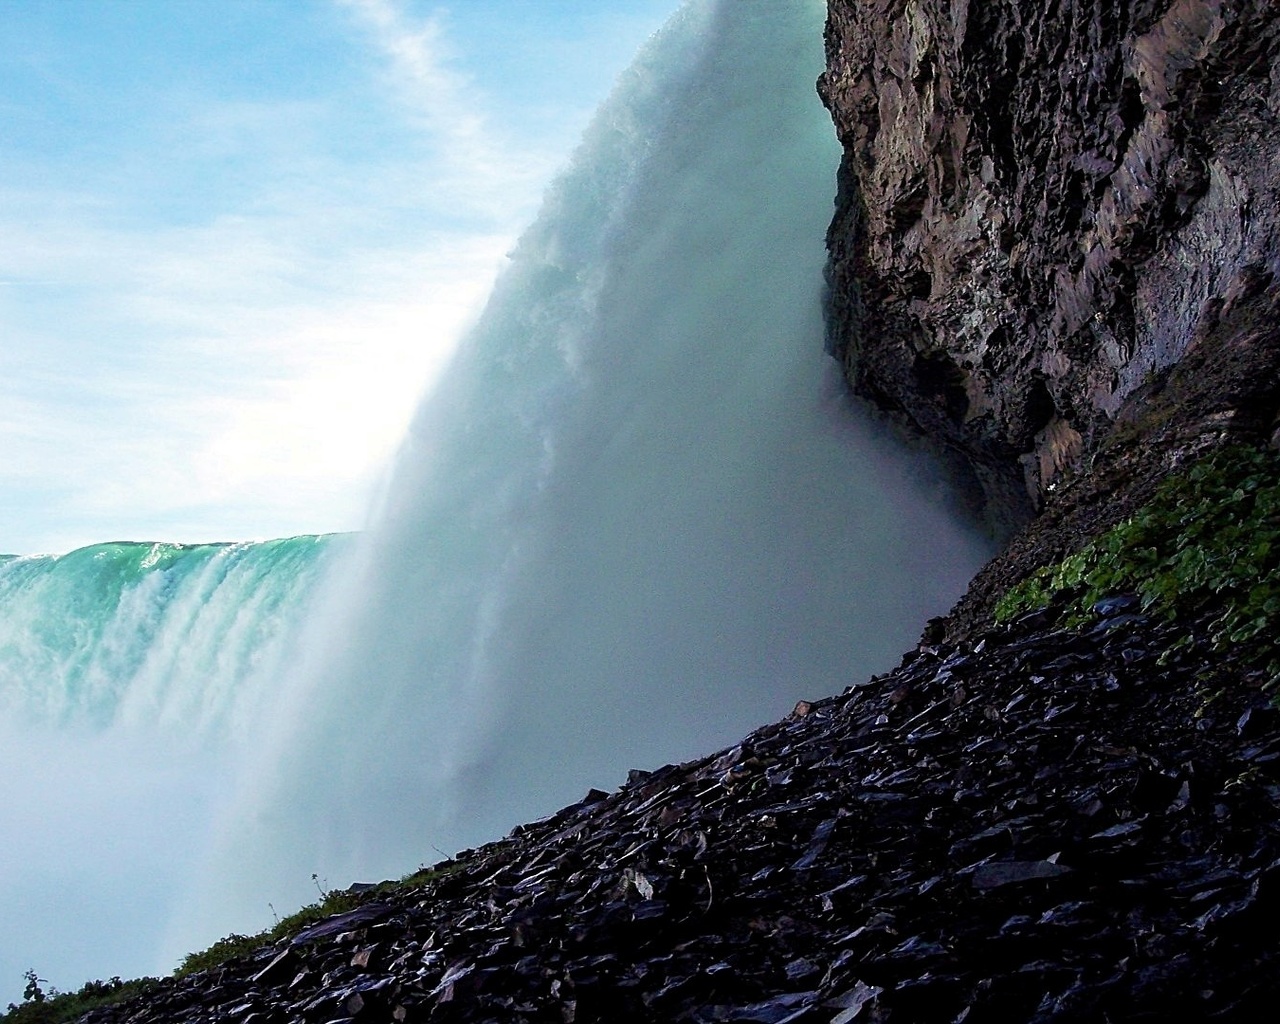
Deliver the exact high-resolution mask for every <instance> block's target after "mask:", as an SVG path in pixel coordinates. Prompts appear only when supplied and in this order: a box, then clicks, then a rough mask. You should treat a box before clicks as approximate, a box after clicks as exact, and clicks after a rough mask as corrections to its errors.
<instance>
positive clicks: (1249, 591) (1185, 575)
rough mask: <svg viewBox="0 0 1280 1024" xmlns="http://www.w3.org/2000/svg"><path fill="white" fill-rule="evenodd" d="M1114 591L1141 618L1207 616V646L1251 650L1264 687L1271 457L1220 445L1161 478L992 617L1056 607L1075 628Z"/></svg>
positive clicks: (1273, 480) (1276, 514) (1276, 492)
mask: <svg viewBox="0 0 1280 1024" xmlns="http://www.w3.org/2000/svg"><path fill="white" fill-rule="evenodd" d="M1122 593H1132V594H1137V595H1138V596H1139V597H1140V598H1141V602H1142V609H1143V611H1144V612H1146V613H1147V614H1152V615H1159V616H1162V617H1164V618H1168V619H1174V618H1181V617H1187V616H1191V615H1204V614H1208V615H1209V616H1210V635H1209V637H1208V639H1209V640H1210V642H1211V643H1212V645H1213V647H1214V649H1216V650H1219V651H1224V652H1226V651H1235V650H1240V649H1246V650H1247V651H1248V652H1252V654H1253V659H1252V660H1254V661H1256V662H1257V663H1258V667H1261V668H1264V669H1265V670H1266V671H1267V673H1268V674H1269V677H1270V682H1269V683H1268V685H1269V686H1273V687H1274V686H1275V684H1276V682H1277V680H1280V654H1277V653H1276V650H1275V648H1274V645H1273V644H1272V643H1271V641H1272V639H1273V638H1274V637H1276V636H1277V635H1280V453H1277V452H1275V451H1272V450H1270V449H1255V448H1245V447H1230V448H1224V449H1220V450H1218V451H1215V452H1213V453H1212V454H1210V455H1208V456H1207V457H1205V458H1203V459H1201V460H1200V461H1198V462H1196V463H1195V464H1194V465H1192V466H1191V467H1190V468H1189V469H1187V470H1186V471H1184V472H1182V473H1179V474H1177V475H1174V476H1171V477H1170V478H1169V479H1167V480H1166V481H1165V482H1164V483H1163V484H1161V485H1160V487H1159V488H1158V490H1157V491H1156V494H1155V496H1154V497H1153V499H1152V500H1151V501H1150V502H1149V503H1148V504H1147V505H1145V506H1143V507H1142V508H1141V509H1139V510H1138V512H1136V513H1135V514H1134V515H1132V516H1130V517H1129V518H1128V519H1126V520H1125V521H1124V522H1122V523H1120V524H1119V525H1117V526H1115V527H1114V528H1112V529H1111V530H1109V531H1107V532H1106V533H1105V534H1103V535H1102V536H1101V537H1098V538H1096V539H1095V540H1093V541H1091V542H1090V543H1089V544H1087V545H1086V546H1085V547H1084V548H1082V549H1081V550H1080V551H1078V552H1076V553H1075V554H1074V555H1071V556H1069V557H1068V558H1065V559H1063V560H1062V561H1061V562H1058V563H1057V564H1056V565H1051V566H1046V567H1044V568H1042V569H1040V570H1038V571H1037V572H1036V573H1035V574H1034V575H1032V576H1030V577H1029V578H1028V579H1026V580H1024V581H1023V582H1022V583H1020V584H1018V586H1016V587H1013V588H1012V589H1011V590H1010V591H1009V592H1008V593H1007V594H1005V595H1004V597H1003V598H1001V600H1000V602H999V603H998V604H997V605H996V610H995V615H996V621H998V622H1004V621H1007V620H1009V619H1011V618H1013V617H1014V616H1016V615H1018V614H1021V613H1022V612H1024V611H1029V610H1031V609H1034V608H1041V607H1044V606H1046V605H1049V604H1057V605H1061V606H1063V607H1064V608H1065V610H1066V613H1067V620H1066V621H1067V624H1068V625H1079V624H1081V623H1083V622H1086V621H1089V619H1090V610H1091V609H1092V607H1093V605H1094V604H1095V603H1096V602H1097V601H1098V600H1100V599H1101V598H1103V597H1106V596H1108V595H1112V594H1122ZM1190 640H1191V638H1190V637H1187V638H1186V642H1189V641H1190Z"/></svg>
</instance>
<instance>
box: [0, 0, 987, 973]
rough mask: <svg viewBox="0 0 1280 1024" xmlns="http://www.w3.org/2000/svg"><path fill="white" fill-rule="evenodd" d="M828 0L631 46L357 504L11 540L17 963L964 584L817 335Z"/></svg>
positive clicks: (292, 887) (528, 805) (734, 17)
mask: <svg viewBox="0 0 1280 1024" xmlns="http://www.w3.org/2000/svg"><path fill="white" fill-rule="evenodd" d="M823 6H824V5H823V4H822V2H821V0H776V2H774V0H770V2H768V3H765V2H759V3H743V2H739V0H690V2H689V3H687V4H686V5H685V6H684V7H682V8H681V9H680V11H679V12H678V13H677V14H676V15H675V16H674V17H673V19H672V20H671V21H670V22H669V23H668V25H667V26H666V27H665V28H664V29H663V30H662V31H661V32H659V33H658V34H657V35H656V36H655V37H654V38H653V39H652V40H651V41H650V43H649V44H648V45H647V46H646V47H645V48H644V49H643V50H642V52H641V53H640V54H639V55H638V57H637V58H636V60H635V62H634V64H633V65H632V66H631V67H630V69H629V70H628V71H627V72H626V73H625V74H624V75H623V76H622V78H621V79H620V81H619V83H618V85H617V87H616V89H615V91H614V93H613V94H612V96H611V97H610V98H609V100H608V101H607V102H606V103H605V104H604V105H603V107H602V108H601V109H600V111H599V112H598V113H597V115H596V117H595V118H594V120H593V122H592V123H591V125H590V127H589V129H588V131H587V132H586V135H585V137H584V139H583V141H582V143H581V145H580V147H579V149H578V151H577V153H576V155H575V156H574V157H573V159H572V161H571V163H570V165H569V166H568V167H567V168H566V169H565V170H564V171H563V173H562V174H561V175H560V176H559V178H558V179H557V180H556V181H555V182H554V183H553V185H552V186H551V187H550V189H549V191H548V193H547V195H546V197H545V200H544V203H543V206H542V210H541V213H540V214H539V216H538V217H537V219H536V220H535V222H534V223H533V224H532V225H531V226H530V227H529V229H528V230H527V231H526V233H525V234H524V235H523V237H522V238H521V239H520V241H519V242H518V244H517V245H516V246H515V248H514V249H513V251H512V252H511V253H510V256H509V260H508V264H507V266H506V267H505V269H504V271H503V273H502V274H501V275H500V277H499V279H498V282H497V284H496V286H495V288H494V291H493V293H492V296H491V297H490V300H489V302H488V305H487V307H486V309H485V311H484V313H483V314H482V316H481V317H480V319H479V321H478V322H477V323H476V325H475V326H474V328H472V329H471V330H470V331H469V332H468V334H467V335H466V336H465V337H464V338H463V339H462V340H461V342H460V344H459V345H458V348H457V351H456V354H455V355H454V357H453V360H452V363H451V364H450V366H449V367H448V368H447V370H446V371H445V372H444V373H443V374H442V375H441V377H440V378H439V380H438V382H437V384H436V385H435V386H434V388H433V390H432V393H431V394H429V395H428V396H426V398H425V399H424V401H423V403H422V405H421V408H420V410H419V412H418V414H417V416H416V418H415V420H414V423H413V425H412V428H411V430H410V432H409V434H408V436H407V437H406V438H405V440H404V442H403V445H402V448H401V451H400V452H399V454H398V456H397V459H396V461H395V464H394V466H393V467H392V473H391V475H390V483H389V484H388V486H387V490H386V492H385V494H384V495H383V497H382V499H381V502H380V507H379V509H378V511H377V514H376V516H375V518H374V521H373V523H372V525H371V526H370V528H369V529H368V530H367V531H366V532H365V533H364V534H362V535H360V536H359V537H355V538H344V539H343V540H342V541H338V540H337V539H329V540H318V539H316V538H294V539H292V540H288V541H274V542H268V543H264V544H245V545H196V546H181V545H163V544H161V545H128V544H125V545H120V544H105V545H97V546H95V547H93V548H89V549H85V550H83V551H80V552H73V553H72V554H70V555H67V556H63V558H61V559H56V558H43V559H40V558H35V559H15V558H7V559H6V558H3V557H0V709H3V711H4V713H5V720H4V722H3V723H2V724H3V728H2V729H0V780H3V784H4V785H5V787H6V791H5V792H4V793H2V794H0V826H2V827H3V831H4V843H3V844H0V847H2V852H0V867H2V868H4V871H0V877H3V879H4V882H3V884H4V885H5V886H6V889H5V891H4V893H3V894H2V897H3V898H0V939H2V940H3V941H2V942H0V947H3V948H0V954H3V955H0V968H3V970H4V972H6V973H5V977H9V978H10V984H11V985H16V984H20V982H19V981H18V979H19V977H20V973H21V971H22V970H24V969H26V968H28V967H31V966H35V967H37V968H38V969H39V970H40V971H41V973H42V974H43V975H45V976H47V977H51V978H53V979H54V980H55V983H57V984H58V985H60V986H61V987H64V988H65V987H71V986H74V985H76V984H78V983H79V981H80V980H83V977H85V976H88V975H93V974H96V975H97V976H110V975H111V974H115V973H120V974H129V973H141V972H163V971H166V970H168V969H170V968H171V967H172V966H173V965H175V964H176V962H177V961H178V960H179V959H180V958H181V956H182V955H183V954H185V953H186V952H188V951H190V950H193V949H196V948H202V947H204V946H207V945H208V944H209V943H210V942H211V941H213V940H215V939H216V938H218V937H219V936H221V935H224V934H227V933H229V932H232V931H235V932H241V933H245V932H251V931H253V930H255V929H257V928H260V927H263V926H265V925H267V924H270V922H271V916H270V915H271V912H272V909H273V908H274V909H276V910H279V911H280V912H281V913H285V912H287V911H289V910H292V909H294V908H296V907H297V906H299V905H300V904H303V903H306V902H310V901H311V900H313V899H314V898H315V896H316V890H315V884H316V883H317V882H318V883H319V884H321V885H327V886H332V887H342V886H345V885H347V884H349V883H351V882H353V881H371V880H377V879H380V878H383V877H395V876H398V875H403V874H405V873H407V872H409V871H411V870H413V869H414V868H416V867H417V866H418V865H419V864H422V863H426V862H432V861H435V860H438V859H440V858H441V857H442V856H446V855H451V854H453V853H455V852H457V851H458V850H459V849H461V848H463V847H467V846H472V845H475V844H477V843H481V842H485V841H488V840H491V839H495V838H498V837H500V836H501V835H502V834H504V833H505V832H506V831H507V830H509V829H510V828H511V827H512V826H514V825H516V824H517V823H519V822H520V821H523V820H528V819H531V818H534V817H537V816H540V815H543V814H545V813H548V812H551V811H553V810H555V809H557V808H558V807H560V806H562V805H563V804H566V803H568V802H571V801H574V800H577V799H578V798H580V797H581V796H582V795H583V794H584V793H585V792H586V790H587V789H588V788H589V787H599V788H610V787H614V786H616V785H618V784H619V783H620V782H622V781H623V780H624V779H625V777H626V773H627V771H628V769H631V768H654V767H657V766H659V765H661V764H663V763H665V762H668V761H673V760H683V759H687V758H691V757H695V756H698V755H702V754H705V753H709V752H711V751H713V750H714V749H716V748H717V747H720V746H722V745H726V744H730V743H733V742H735V741H737V740H738V739H739V738H741V736H742V735H743V734H744V733H746V732H747V731H749V730H750V729H752V728H753V727H755V726H757V725H761V724H764V723H766V722H768V721H771V720H774V719H776V718H777V717H779V716H780V715H782V714H785V713H786V712H787V711H788V710H789V709H790V708H791V707H792V706H793V705H794V704H795V702H796V701H797V700H799V699H802V698H812V697H817V696H822V695H825V694H830V693H833V692H838V691H839V690H841V689H843V688H844V687H845V686H847V685H854V684H860V683H862V682H864V681H865V680H866V679H867V678H868V677H869V676H870V675H872V674H873V673H875V672H877V671H881V670H884V669H886V668H888V667H890V666H891V665H892V664H893V663H894V662H895V661H896V659H897V657H898V655H899V654H900V652H901V651H902V650H903V649H905V648H906V647H908V646H910V644H911V643H912V642H913V641H914V639H915V637H916V635H917V634H918V631H919V629H920V627H921V625H922V623H923V622H924V620H925V619H926V618H928V617H929V616H931V615H935V614H938V613H940V612H941V611H943V610H945V609H946V608H947V606H948V605H949V604H950V603H951V602H952V601H953V600H954V599H955V597H956V596H957V595H958V594H959V592H960V590H961V588H962V587H963V585H964V583H965V582H966V580H967V579H968V578H969V576H970V575H971V574H972V572H973V571H974V570H975V569H976V567H977V566H978V565H979V564H980V563H981V561H982V560H983V558H984V557H985V556H986V554H987V551H986V546H985V544H984V543H983V542H981V541H980V540H978V539H976V538H975V537H974V536H972V535H971V534H970V533H969V532H968V531H967V530H966V528H965V527H963V526H962V525H960V524H959V523H958V522H957V520H956V516H955V514H954V512H953V510H952V508H951V507H950V506H949V504H948V502H947V496H946V490H945V488H944V487H943V486H942V484H941V483H940V482H939V479H940V478H939V474H938V473H937V472H936V470H935V469H934V468H933V467H932V466H931V465H929V464H928V463H927V461H925V460H922V459H921V458H920V456H919V455H918V453H917V454H910V453H908V452H905V451H903V450H901V449H900V448H899V446H898V445H897V444H896V443H895V442H893V441H892V440H891V439H889V438H887V437H886V436H884V435H883V433H882V431H880V430H879V429H877V427H876V426H875V424H873V423H872V422H871V421H870V420H869V419H868V418H867V417H866V415H865V413H864V412H863V411H862V410H860V409H859V408H857V407H856V406H855V405H854V404H853V403H852V402H851V401H850V399H849V398H848V396H847V395H846V391H845V387H844V384H843V382H842V381H841V380H840V375H839V370H838V367H837V366H836V365H835V364H834V363H833V362H832V361H831V360H830V359H829V358H828V357H827V356H826V355H825V354H824V352H823V327H822V308H821V300H822V295H821V282H822V270H823V265H824V260H825V252H824V249H823V236H824V233H825V229H826V225H827V222H828V220H829V219H830V216H831V212H832V204H833V196H834V191H835V176H836V167H837V164H838V160H839V147H838V145H837V143H836V140H835V138H834V136H833V132H832V129H831V125H830V122H829V120H828V119H827V116H826V114H825V112H824V111H823V110H822V108H821V106H820V105H819V103H818V101H817V97H816V95H815V92H814V87H813V82H814V79H815V77H816V76H817V74H818V72H819V71H820V70H821V66H822V59H823V56H822V20H823V14H824V11H823ZM520 158H521V157H520V154H519V153H511V154H510V159H511V160H513V161H516V160H519V159H520ZM313 876H314V877H315V879H316V882H313ZM85 965H88V966H87V967H86V966H85ZM81 972H83V973H82V974H81V976H80V977H77V974H80V973H81ZM10 976H11V977H10ZM6 998H7V997H6Z"/></svg>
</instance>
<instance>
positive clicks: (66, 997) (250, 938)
mask: <svg viewBox="0 0 1280 1024" xmlns="http://www.w3.org/2000/svg"><path fill="white" fill-rule="evenodd" d="M457 867H458V865H457V864H456V863H453V862H450V863H447V864H441V865H437V866H435V867H421V868H419V869H418V870H417V871H415V872H413V873H412V874H409V875H405V876H404V877H403V878H401V879H400V880H399V881H392V882H382V883H380V884H379V885H376V886H374V887H372V888H370V889H365V890H363V891H361V892H359V893H354V892H351V891H350V890H346V889H334V890H329V891H326V890H325V889H324V887H323V886H322V885H321V884H320V881H319V879H318V878H317V876H316V875H312V876H311V880H312V881H313V882H314V883H315V885H316V888H317V889H318V890H319V891H320V899H319V900H317V901H316V902H315V903H310V904H308V905H307V906H305V907H303V908H302V909H301V910H298V911H296V912H295V913H292V914H290V915H289V916H288V917H285V918H282V919H280V920H278V921H277V922H276V923H275V925H274V926H272V927H271V928H267V929H265V930H264V931H261V932H258V933H257V934H256V935H228V936H227V937H226V938H223V939H219V940H218V941H217V942H215V943H214V944H213V945H212V946H210V947H209V948H208V949H205V950H201V951H200V952H198V953H189V954H188V955H187V956H186V958H185V959H183V961H182V963H181V964H180V965H179V966H178V968H177V970H175V971H174V972H173V975H174V977H175V978H181V977H183V976H184V975H188V974H194V973H195V972H197V971H205V970H209V969H210V968H213V967H219V966H221V965H222V964H224V963H226V962H227V961H228V960H233V959H235V958H236V957H239V956H245V955H247V954H249V953H252V952H253V951H254V950H257V949H261V948H262V947H263V946H269V945H272V944H274V943H276V942H278V941H280V940H281V939H286V938H290V937H292V936H294V935H297V934H298V933H299V932H300V931H302V930H303V929H304V928H307V927H309V926H311V925H313V924H318V923H319V922H320V921H323V920H325V919H327V918H330V917H333V916H334V915H336V914H345V913H346V912H347V911H349V910H354V909H355V908H356V907H358V906H359V905H360V904H361V903H363V902H364V901H365V900H367V899H369V898H370V897H376V896H377V895H379V894H385V893H391V892H395V891H397V890H399V889H405V888H412V887H414V886H418V885H424V884H426V883H428V882H432V881H435V880H436V879H438V878H442V877H444V876H445V875H448V874H450V873H451V872H452V871H454V870H455V869H456V868H457ZM24 977H25V978H26V980H27V987H26V989H25V990H24V991H23V994H22V998H23V1001H22V1003H21V1005H17V1004H14V1003H10V1004H9V1010H8V1012H7V1013H3V1014H0V1024H63V1022H67V1021H73V1020H75V1019H76V1018H78V1017H79V1016H81V1015H82V1014H84V1013H87V1012H88V1011H89V1010H93V1009H96V1008H97V1007H99V1006H107V1005H110V1004H113V1003H122V1002H124V1001H125V1000H127V999H132V998H133V997H134V996H137V995H142V994H144V993H146V992H149V991H150V990H151V989H153V988H155V986H156V985H158V984H159V983H160V982H159V981H158V979H156V978H140V979H138V980H137V981H121V980H120V979H119V978H112V979H111V980H110V981H90V982H87V983H85V984H84V985H83V986H82V987H81V988H80V990H79V991H78V992H59V991H58V990H57V989H56V988H52V987H49V988H48V989H47V991H46V988H45V986H47V985H48V984H49V983H48V982H47V981H45V980H44V979H42V978H39V977H37V975H36V972H35V971H34V970H29V971H27V973H26V974H25V975H24Z"/></svg>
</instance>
